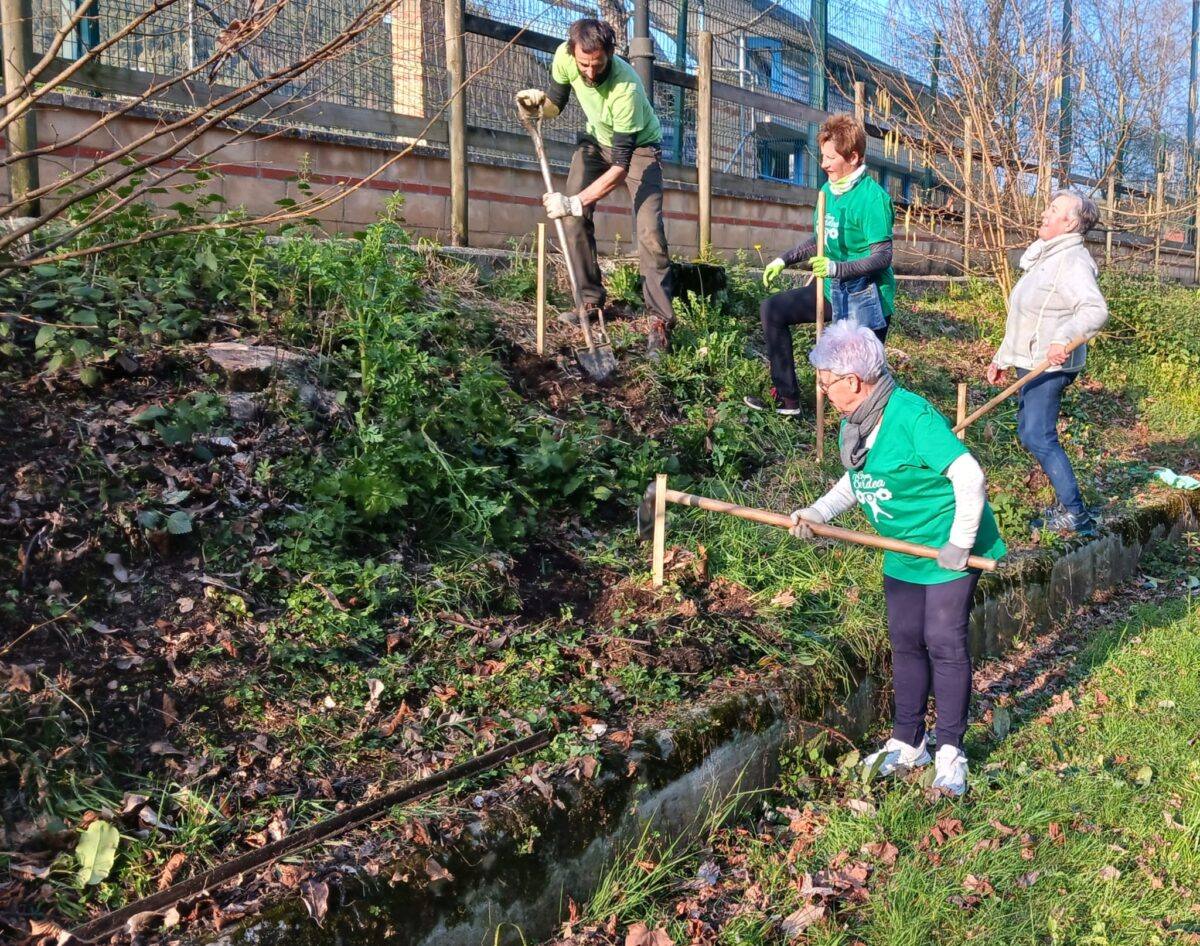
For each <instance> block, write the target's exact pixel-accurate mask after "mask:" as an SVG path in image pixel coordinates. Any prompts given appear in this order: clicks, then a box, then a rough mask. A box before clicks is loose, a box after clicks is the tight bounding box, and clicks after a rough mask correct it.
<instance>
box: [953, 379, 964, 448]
mask: <svg viewBox="0 0 1200 946" xmlns="http://www.w3.org/2000/svg"><path fill="white" fill-rule="evenodd" d="M966 417H967V382H966V381H959V382H958V410H957V411H956V412H955V416H954V426H955V427H957V426H959V425H960V424H961V423H962V422H963V421H964V420H965V419H966ZM958 439H959V440H966V439H967V429H966V428H965V427H964V428H963V429H962V430H960V431H959V432H958Z"/></svg>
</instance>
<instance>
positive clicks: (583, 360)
mask: <svg viewBox="0 0 1200 946" xmlns="http://www.w3.org/2000/svg"><path fill="white" fill-rule="evenodd" d="M575 359H576V360H577V361H578V362H579V367H581V368H582V369H583V370H584V371H585V372H586V373H587V376H588V377H589V378H591V379H592V380H593V381H607V380H608V379H609V378H610V377H612V374H613V372H614V371H616V370H617V356H616V355H614V354H613V350H612V346H611V345H596V346H595V347H593V348H576V349H575Z"/></svg>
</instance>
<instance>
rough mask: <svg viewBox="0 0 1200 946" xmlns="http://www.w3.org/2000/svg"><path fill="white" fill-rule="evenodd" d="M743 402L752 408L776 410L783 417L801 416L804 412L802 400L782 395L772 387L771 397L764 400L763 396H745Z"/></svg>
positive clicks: (756, 409)
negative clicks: (801, 404) (801, 405)
mask: <svg viewBox="0 0 1200 946" xmlns="http://www.w3.org/2000/svg"><path fill="white" fill-rule="evenodd" d="M742 402H743V403H744V404H745V405H746V406H747V407H748V408H750V409H751V410H755V411H774V412H775V413H776V414H779V415H780V416H782V417H799V416H800V415H801V414H803V413H804V410H803V409H802V408H801V407H800V402H799V401H798V400H796V399H795V398H790V397H780V396H779V392H777V391H776V390H775V389H774V388H771V399H770V400H769V401H764V400H763V399H762V398H761V397H744V398H742Z"/></svg>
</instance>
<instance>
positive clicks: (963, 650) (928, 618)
mask: <svg viewBox="0 0 1200 946" xmlns="http://www.w3.org/2000/svg"><path fill="white" fill-rule="evenodd" d="M978 582H979V573H978V572H967V573H966V574H964V575H963V577H962V578H957V579H955V580H954V581H947V582H944V583H942V584H939V585H918V584H914V583H913V582H911V581H901V580H900V579H898V578H889V577H887V576H886V575H885V576H884V578H883V591H884V595H885V596H886V598H887V615H888V637H889V639H890V640H891V642H892V687H893V690H894V691H895V697H894V700H895V703H894V709H895V713H894V714H893V717H892V736H893V737H894V738H896V739H899V740H901V741H902V742H907V743H908V744H909V745H910V746H915V745H919V744H920V742H921V740H922V739H924V738H925V710H926V708H927V707H928V705H929V695H930V693H932V694H933V698H934V700H935V701H936V705H937V744H938V748H941V747H942V746H958V747H959V748H962V740H963V734H964V733H965V732H966V731H967V706H968V704H969V703H970V701H971V652H970V650H969V649H968V647H967V622H968V621H969V620H970V617H971V602H972V601H973V600H974V597H975V585H976V584H978Z"/></svg>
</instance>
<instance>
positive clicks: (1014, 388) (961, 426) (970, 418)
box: [954, 335, 1087, 433]
mask: <svg viewBox="0 0 1200 946" xmlns="http://www.w3.org/2000/svg"><path fill="white" fill-rule="evenodd" d="M1086 342H1087V339H1086V338H1084V337H1083V336H1082V335H1081V336H1080V337H1079V338H1077V339H1075V341H1073V342H1071V344H1069V345H1068V346H1067V348H1066V353H1067V354H1068V355H1069V354H1071V352H1073V351H1074V350H1075V349H1076V348H1078V347H1079V346H1080V345H1083V344H1086ZM1051 367H1052V366H1051V364H1050V359H1049V358H1047V359H1046V360H1045V361H1043V362H1042V363H1041V364H1040V365H1038V366H1037V367H1036V368H1034V369H1033V370H1032V371H1030V372H1029V374H1027V375H1025V377H1023V378H1020V379H1018V380H1016V381H1014V382H1013V383H1012V384H1010V385H1009V386H1008V387H1006V388H1005V389H1004V390H1003V391H1001V392H1000V393H999V394H997V395H996V396H995V397H994V398H992V399H991V400H990V401H988V402H987V403H986V404H984V405H983V407H981V408H979V409H978V410H976V411H974V412H972V413H970V414H968V415H967V416H966V417H964V418H963V419H962V420H961V421H959V422H958V423H957V424H955V425H954V432H955V433H958V432H959V431H960V430H966V428H968V427H970V426H971V425H972V424H973V423H975V421H977V420H979V418H981V417H982V416H983V415H984V414H986V413H988V412H989V411H990V410H992V408H994V407H995V406H996V405H997V404H1000V403H1003V402H1004V401H1006V400H1008V398H1010V397H1012V396H1013V395H1014V394H1016V393H1017V392H1018V391H1020V390H1021V388H1023V387H1025V385H1027V384H1028V383H1029V382H1030V381H1032V380H1033V379H1034V378H1036V377H1037V376H1038V375H1040V374H1042V373H1043V372H1044V371H1047V370H1048V369H1049V368H1051Z"/></svg>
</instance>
